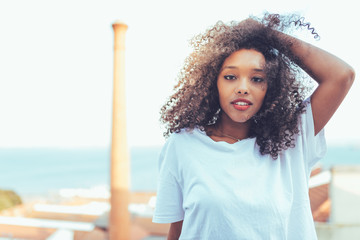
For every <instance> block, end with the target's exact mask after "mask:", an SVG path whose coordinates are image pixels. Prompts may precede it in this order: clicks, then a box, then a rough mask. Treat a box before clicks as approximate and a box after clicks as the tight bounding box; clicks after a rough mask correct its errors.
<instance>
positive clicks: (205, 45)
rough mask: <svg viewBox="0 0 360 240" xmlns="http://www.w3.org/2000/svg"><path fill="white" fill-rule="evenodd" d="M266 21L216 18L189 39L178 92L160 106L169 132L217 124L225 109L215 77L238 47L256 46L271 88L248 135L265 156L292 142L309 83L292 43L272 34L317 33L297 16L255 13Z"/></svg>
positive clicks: (277, 151)
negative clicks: (302, 30)
mask: <svg viewBox="0 0 360 240" xmlns="http://www.w3.org/2000/svg"><path fill="white" fill-rule="evenodd" d="M251 18H253V19H255V20H257V21H260V22H261V23H262V24H259V25H258V26H256V27H254V26H251V27H249V26H247V25H246V24H245V25H244V24H241V22H240V23H239V22H231V23H230V24H225V23H223V22H217V23H216V24H215V26H213V27H212V28H210V29H208V30H207V31H206V32H205V33H203V34H199V35H197V36H195V37H194V38H193V39H192V40H191V45H192V46H193V49H194V50H193V52H192V53H191V54H190V55H189V56H188V57H187V58H186V60H185V64H184V66H183V68H182V69H181V71H180V73H179V76H178V84H177V85H176V86H175V87H174V91H175V92H174V94H173V95H172V96H170V98H169V99H168V100H167V102H166V103H165V105H164V106H163V107H162V108H161V111H160V113H161V118H160V120H161V122H162V123H164V125H165V128H166V131H165V132H164V136H165V137H168V136H169V135H170V134H171V133H173V132H180V130H181V129H184V128H185V129H189V130H192V129H194V128H195V127H198V128H199V129H200V130H202V131H205V127H206V126H208V125H211V124H215V123H216V121H217V120H218V119H219V116H220V113H221V111H222V110H221V108H220V103H219V94H218V89H217V78H218V75H219V72H220V69H221V66H222V64H223V62H224V61H225V59H226V58H227V57H228V56H230V55H231V54H232V53H233V52H235V51H238V50H240V49H244V48H245V49H254V50H257V51H259V52H261V53H262V54H263V55H264V57H265V62H266V63H265V73H266V78H267V81H268V89H267V92H266V96H265V99H264V102H263V105H262V107H261V109H260V110H259V112H258V113H257V114H256V115H255V116H254V117H253V118H251V119H250V120H249V121H251V127H250V133H249V134H250V136H249V137H256V143H257V144H258V145H259V147H260V153H261V154H262V155H265V154H270V155H271V157H272V158H273V159H277V157H278V155H279V153H280V152H281V151H282V150H285V149H287V148H289V147H294V137H295V135H296V134H298V133H299V129H298V127H297V125H298V119H299V115H300V114H301V113H302V112H304V108H305V106H304V104H303V100H304V98H305V93H306V87H305V86H304V84H303V83H302V82H301V81H299V80H298V78H299V76H300V75H301V71H302V70H301V68H299V66H298V65H297V64H296V63H298V61H297V59H296V57H295V56H293V55H292V54H291V51H290V50H289V48H290V47H291V45H292V43H291V42H290V41H282V42H279V40H278V39H277V38H275V37H273V34H274V32H275V31H274V30H276V31H282V32H284V31H285V30H288V29H291V28H299V27H306V28H307V29H309V30H310V31H312V34H313V35H315V38H318V35H317V33H315V31H314V29H313V28H310V24H309V23H304V21H303V18H300V17H299V16H296V15H291V16H280V15H278V14H269V13H265V15H264V17H263V18H262V19H257V18H255V17H251Z"/></svg>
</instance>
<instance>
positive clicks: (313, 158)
mask: <svg viewBox="0 0 360 240" xmlns="http://www.w3.org/2000/svg"><path fill="white" fill-rule="evenodd" d="M304 104H305V106H306V112H305V113H304V114H302V116H301V135H302V138H303V139H302V140H303V146H304V156H305V161H306V163H307V167H308V169H307V170H308V171H310V170H311V168H312V167H313V166H314V165H315V164H316V163H317V162H318V161H319V160H320V159H322V158H323V157H324V156H325V154H326V150H327V148H326V141H325V130H324V129H322V130H321V131H320V132H319V133H318V134H317V135H316V136H315V129H314V119H313V114H312V108H311V101H310V98H308V99H306V100H305V101H304Z"/></svg>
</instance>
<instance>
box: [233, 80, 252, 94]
mask: <svg viewBox="0 0 360 240" xmlns="http://www.w3.org/2000/svg"><path fill="white" fill-rule="evenodd" d="M235 93H236V94H249V86H248V82H247V81H246V79H239V80H238V84H237V85H236V88H235Z"/></svg>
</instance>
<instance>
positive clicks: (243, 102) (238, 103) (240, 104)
mask: <svg viewBox="0 0 360 240" xmlns="http://www.w3.org/2000/svg"><path fill="white" fill-rule="evenodd" d="M231 104H232V105H233V106H234V108H235V109H237V110H240V111H245V110H247V109H248V108H250V106H251V105H253V104H252V102H250V101H249V100H247V99H244V98H238V99H236V100H234V101H232V102H231Z"/></svg>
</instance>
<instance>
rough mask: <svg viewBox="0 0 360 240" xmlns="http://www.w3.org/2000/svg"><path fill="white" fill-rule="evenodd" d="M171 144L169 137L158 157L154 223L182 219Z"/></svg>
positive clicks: (174, 156) (179, 189)
mask: <svg viewBox="0 0 360 240" xmlns="http://www.w3.org/2000/svg"><path fill="white" fill-rule="evenodd" d="M173 144H174V141H173V139H171V137H170V139H168V141H167V142H166V143H165V145H164V147H163V149H162V151H161V154H160V157H159V177H158V187H157V196H156V206H155V212H154V216H153V220H152V221H153V222H155V223H173V222H178V221H181V220H183V219H184V211H183V208H182V205H183V194H182V188H181V186H180V183H179V177H178V176H177V173H178V169H177V168H178V164H177V154H176V150H175V147H174V146H173Z"/></svg>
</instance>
